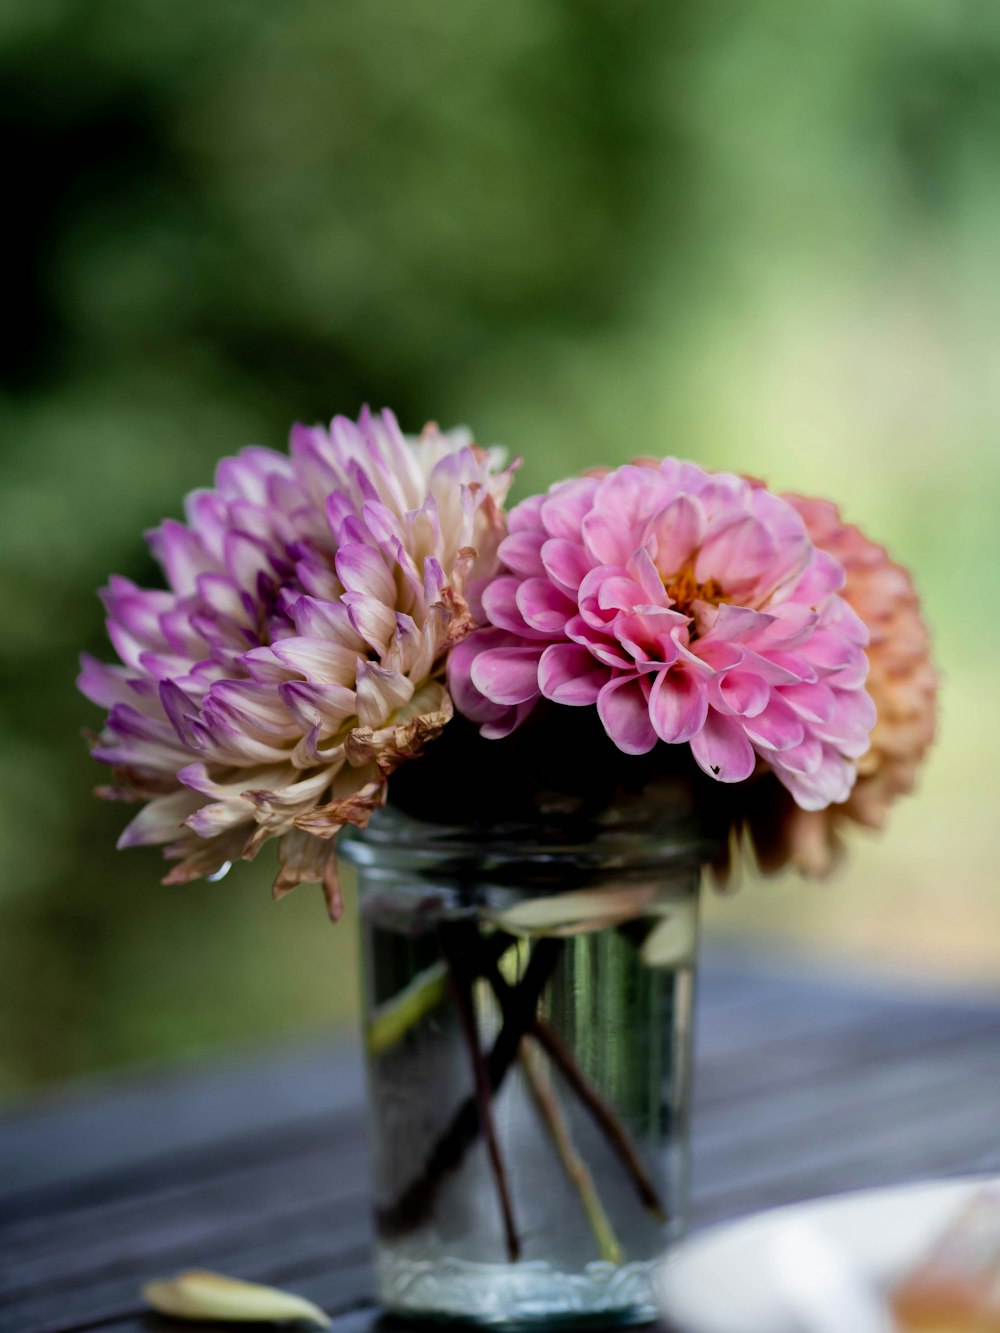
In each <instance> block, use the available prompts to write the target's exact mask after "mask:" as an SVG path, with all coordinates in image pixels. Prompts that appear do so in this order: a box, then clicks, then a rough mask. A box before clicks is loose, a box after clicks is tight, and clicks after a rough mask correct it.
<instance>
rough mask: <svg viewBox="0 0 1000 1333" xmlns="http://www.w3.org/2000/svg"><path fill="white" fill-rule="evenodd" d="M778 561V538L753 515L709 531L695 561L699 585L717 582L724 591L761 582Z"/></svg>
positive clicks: (695, 571) (695, 572)
mask: <svg viewBox="0 0 1000 1333" xmlns="http://www.w3.org/2000/svg"><path fill="white" fill-rule="evenodd" d="M774 557H775V543H774V538H773V537H772V536H771V534H770V532H768V530H767V528H765V527H764V525H763V523H761V522H760V521H759V520H758V519H756V518H754V517H753V516H752V515H749V514H748V515H746V516H745V517H743V518H738V519H736V521H735V522H727V523H726V524H725V526H723V527H721V528H720V529H718V530H717V531H716V532H714V533H713V532H712V531H709V534H708V536H707V537H706V538H705V540H704V542H702V545H701V550H700V551H699V552H698V558H697V560H696V561H695V566H694V574H695V578H696V579H697V580H698V582H699V583H705V582H707V580H708V579H711V578H714V579H716V580H717V581H718V582H719V583H721V584H722V586H723V587H724V588H727V589H730V588H733V587H737V588H742V587H746V586H749V585H752V584H753V583H754V582H755V581H756V580H757V579H759V578H760V576H761V575H762V573H763V572H764V571H765V570H766V569H767V567H768V565H769V564H770V563H772V562H773V560H774Z"/></svg>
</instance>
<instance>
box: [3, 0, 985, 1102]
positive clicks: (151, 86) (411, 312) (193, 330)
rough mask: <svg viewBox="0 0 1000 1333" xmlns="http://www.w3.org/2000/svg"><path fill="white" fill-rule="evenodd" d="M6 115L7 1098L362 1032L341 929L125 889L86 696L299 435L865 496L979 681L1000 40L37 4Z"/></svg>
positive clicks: (927, 13) (772, 25) (338, 10)
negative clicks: (200, 496)
mask: <svg viewBox="0 0 1000 1333" xmlns="http://www.w3.org/2000/svg"><path fill="white" fill-rule="evenodd" d="M0 89H2V92H0V125H2V129H3V137H4V142H5V143H6V144H7V145H8V160H9V161H10V163H11V170H10V171H9V173H8V174H9V175H12V176H13V177H14V178H15V181H16V188H15V190H14V192H13V195H12V198H13V199H14V200H15V203H14V205H13V206H10V207H8V209H7V210H6V215H5V221H6V223H7V226H8V229H9V235H8V242H7V254H8V257H9V259H10V261H11V262H10V265H9V273H8V277H7V281H6V284H5V294H6V304H7V322H8V327H9V329H10V330H11V332H12V335H13V337H12V346H11V349H10V353H9V355H8V357H7V358H6V359H5V361H4V364H3V370H2V384H0V420H2V426H3V440H4V485H3V488H2V493H0V552H2V557H3V558H2V570H0V592H2V595H3V604H4V606H5V608H6V617H5V634H4V636H3V638H2V640H0V654H2V662H0V667H2V671H3V674H4V686H5V688H4V696H3V697H4V702H5V717H4V720H3V742H4V743H3V748H2V751H0V765H2V771H3V775H4V800H3V802H2V803H0V840H2V850H3V858H4V859H3V864H4V868H5V874H4V876H3V880H2V883H0V920H2V926H0V1093H2V1092H4V1091H8V1090H14V1089H17V1088H19V1087H21V1086H23V1085H24V1084H26V1083H28V1082H31V1081H35V1080H46V1079H52V1078H56V1077H60V1076H64V1075H67V1074H70V1073H76V1072H79V1071H83V1070H88V1069H92V1068H96V1067H102V1066H105V1065H111V1064H119V1063H125V1062H134V1061H137V1060H142V1059H145V1058H157V1057H159V1056H162V1055H164V1054H167V1053H171V1052H184V1051H192V1050H198V1049H208V1048H211V1047H212V1046H214V1045H217V1044H219V1043H221V1042H225V1041H235V1040H241V1039H253V1038H255V1037H259V1036H262V1035H264V1034H266V1033H269V1032H270V1033H275V1034H277V1033H282V1032H286V1031H291V1030H295V1029H298V1028H302V1027H303V1026H307V1025H320V1024H323V1023H324V1022H327V1021H329V1020H330V1018H331V1017H333V1016H336V1015H343V1014H345V1013H346V1012H348V1011H349V1010H350V1008H351V1006H352V1004H353V975H354V940H353V935H352V926H351V924H350V922H347V923H344V924H343V925H341V927H340V928H339V929H338V930H336V931H332V930H330V929H329V928H328V927H327V925H326V923H325V920H324V917H323V911H322V907H321V905H320V903H319V901H318V897H317V896H316V895H310V894H309V893H308V891H305V892H303V893H302V894H300V895H296V896H295V898H293V900H292V901H291V902H289V903H288V904H286V905H283V906H282V907H281V908H273V907H272V906H271V905H270V903H269V901H268V897H267V891H266V885H267V882H268V874H267V869H268V867H266V866H263V865H262V866H259V867H257V866H254V867H240V868H238V869H237V871H235V872H234V874H233V875H232V877H231V879H230V880H228V881H226V882H225V883H224V884H221V885H217V886H216V885H211V886H192V887H190V888H187V889H184V890H176V889H175V890H166V889H162V888H160V887H159V886H158V885H157V882H156V881H157V878H158V874H159V862H158V858H157V856H156V854H155V853H153V852H149V853H134V852H133V853H130V854H128V855H127V856H124V855H118V854H117V853H115V852H114V851H113V844H114V839H115V836H116V833H117V831H118V829H119V828H120V827H121V825H122V823H123V821H124V818H125V816H126V812H125V811H124V810H122V809H121V808H108V807H105V806H102V805H99V804H97V803H96V802H94V800H93V799H92V797H91V795H90V789H91V787H92V785H93V784H94V782H95V781H97V780H98V777H99V775H98V774H97V773H96V772H95V768H94V766H93V765H91V763H90V761H89V759H88V758H87V755H86V753H85V749H84V746H83V744H82V741H81V740H80V738H79V733H80V728H81V727H82V726H83V725H95V724H96V722H97V717H96V715H95V711H94V710H92V709H90V708H89V707H88V706H87V705H86V704H84V703H83V702H82V701H81V700H80V698H79V697H78V696H77V695H76V694H75V692H74V690H73V685H72V680H73V675H74V672H75V659H76V653H77V651H78V649H79V648H81V647H84V648H87V649H89V650H90V651H93V652H95V653H98V654H107V652H108V650H107V648H106V646H105V643H104V637H103V630H102V625H101V617H100V608H99V605H98V603H97V601H96V598H95V597H94V589H95V588H96V587H97V586H98V585H99V584H100V583H102V582H103V581H104V579H105V577H106V575H107V573H108V572H109V571H110V570H111V569H116V570H119V571H121V572H122V573H126V574H129V575H131V576H132V577H134V578H136V579H138V580H140V581H150V580H153V579H155V578H156V574H155V570H154V568H153V566H152V563H151V561H150V559H149V557H148V555H147V554H146V553H145V550H144V548H143V546H142V544H141V542H140V540H139V534H140V533H141V531H142V530H143V529H144V528H147V527H149V526H150V525H151V524H153V523H155V522H157V521H158V520H159V519H160V518H162V517H163V516H164V515H165V514H167V513H177V512H178V511H179V506H180V499H181V496H182V494H183V492H184V491H185V490H186V489H188V488H190V487H192V486H194V485H197V484H203V483H204V482H206V481H207V480H208V478H209V476H210V473H211V469H212V467H213V464H214V462H215V460H216V459H217V458H218V457H219V456H221V455H222V454H224V453H228V452H232V451H233V450H234V449H235V448H237V447H239V446H240V445H241V444H243V443H245V442H248V441H250V440H256V441H259V442H264V443H268V444H273V445H280V444H281V443H282V441H283V438H284V436H285V433H286V431H287V427H288V425H289V423H290V422H291V421H292V420H293V419H295V418H305V419H307V420H312V419H317V418H322V417H328V416H329V415H331V414H332V413H333V412H334V411H345V412H349V413H352V412H355V411H356V410H357V408H358V407H359V405H360V404H361V403H362V402H364V401H370V402H372V403H373V404H374V405H376V406H378V405H382V404H386V403H387V404H390V405H392V406H393V407H394V408H395V409H396V411H397V413H398V414H399V416H400V418H401V420H402V421H403V423H404V425H405V426H406V427H407V428H409V429H415V428H417V427H419V425H420V424H421V423H422V421H423V420H425V419H427V418H429V417H434V418H436V419H438V420H440V421H441V422H442V423H443V424H453V423H454V422H456V421H459V420H467V421H469V422H470V423H471V424H472V425H473V426H474V427H475V428H476V429H477V431H478V433H479V436H480V438H481V439H483V440H484V442H492V440H493V439H495V438H497V439H502V440H504V441H505V442H507V443H509V444H510V445H511V446H512V447H513V448H515V449H516V450H517V451H518V452H522V453H524V455H525V456H526V460H527V461H526V465H525V469H524V472H523V474H522V487H523V486H530V487H536V486H540V485H543V484H546V483H547V482H548V481H550V480H552V479H553V478H554V477H556V476H557V475H559V474H561V473H566V472H569V471H571V470H575V469H576V468H578V467H582V466H585V465H587V464H591V463H595V462H598V461H609V462H611V461H620V460H623V459H625V458H627V457H628V456H630V455H631V454H634V453H641V452H650V451H658V452H661V453H662V452H667V451H670V452H676V453H680V454H683V455H688V456H694V457H697V458H699V459H700V460H701V461H703V462H705V463H708V464H711V465H714V466H730V467H739V468H743V469H746V470H751V471H757V472H762V471H763V472H771V473H772V474H773V475H774V478H775V480H776V482H778V483H779V484H781V485H783V486H790V487H795V488H796V489H802V490H809V489H813V490H819V491H823V490H826V491H828V492H829V493H830V494H833V495H836V496H837V497H838V498H841V499H842V500H843V501H845V503H846V507H847V509H848V512H849V513H850V514H851V515H852V516H853V517H855V518H857V519H859V520H861V521H863V522H865V523H868V524H869V525H870V526H872V527H873V528H875V530H876V531H878V532H879V533H884V534H885V535H886V537H887V538H888V539H890V540H891V542H892V543H893V544H894V546H895V548H896V549H897V550H898V551H899V553H900V555H901V556H903V557H904V558H906V559H908V560H910V561H911V562H913V563H914V564H915V565H916V567H917V572H918V576H919V577H920V579H921V582H922V583H923V586H924V587H925V590H926V592H927V596H928V603H929V605H930V608H931V612H932V616H933V618H934V619H935V622H936V623H937V624H938V626H939V641H940V642H941V644H942V648H943V650H944V653H945V658H946V662H947V664H948V666H949V668H950V670H951V671H952V672H953V674H954V675H955V678H956V679H961V680H963V681H965V682H966V683H967V684H968V686H969V688H970V689H972V688H973V686H974V683H975V681H976V680H978V677H976V676H975V674H974V673H975V671H976V669H977V665H976V664H977V662H979V661H985V654H986V652H988V650H989V648H990V647H992V648H994V649H995V648H996V646H997V637H998V636H997V635H996V634H994V635H993V637H992V639H990V640H989V642H988V643H985V642H984V643H983V644H982V645H981V648H982V649H983V653H981V654H980V656H979V657H977V656H976V654H975V652H973V653H972V654H971V658H972V660H970V656H969V654H968V653H959V652H958V651H957V650H954V649H952V647H951V645H952V644H953V642H954V638H953V637H952V636H951V635H949V630H950V629H953V630H954V631H955V634H956V635H957V633H958V632H959V626H960V625H961V624H962V623H963V621H964V619H965V618H967V617H970V616H972V615H974V614H976V613H980V614H981V608H982V604H983V600H984V599H985V598H987V597H989V596H992V595H995V594H996V593H997V592H998V591H1000V560H998V559H997V538H996V535H995V518H994V506H995V500H996V496H997V494H998V491H997V483H998V481H1000V461H998V451H997V445H996V433H995V427H996V421H997V417H998V415H1000V413H998V411H997V401H998V397H1000V391H998V387H997V376H996V374H995V371H996V366H997V361H998V358H1000V276H998V272H997V269H996V264H995V244H996V242H995V238H996V235H997V224H998V220H1000V171H998V166H1000V162H998V149H1000V10H997V9H995V8H992V7H990V6H973V5H967V4H956V5H951V6H941V5H939V4H937V3H936V0H888V2H887V3H885V4H882V5H880V6H877V7H874V8H873V7H872V6H871V5H869V4H865V3H862V0H839V2H838V3H836V4H835V3H832V0H831V3H828V4H824V5H819V6H805V7H803V6H801V5H796V4H793V3H790V0H785V2H784V3H774V4H767V5H758V6H746V5H743V4H737V3H735V0H730V2H729V3H718V4H707V5H696V6H691V5H679V4H660V5H654V4H640V3H638V0H634V2H633V0H626V3H622V4H618V5H600V4H597V3H583V4H580V3H576V2H573V3H571V2H570V0H544V2H543V3H537V2H536V3H529V2H528V0H510V2H509V3H506V4H503V5H496V4H491V3H487V2H486V0H467V2H466V3H464V4H461V5H441V4H434V3H428V2H427V0H414V3H409V4H406V5H399V4H394V3H388V0H364V2H362V0H345V2H344V3H341V4H338V5H336V6H333V7H331V6H330V5H328V4H322V3H320V0H288V2H287V3H285V4H283V5H274V4H268V3H264V2H263V0H243V2H242V3H240V4H235V3H232V0H228V2H227V0H221V2H220V3H214V4H205V3H193V2H192V0H175V3H173V4H171V5H164V4H162V3H152V0H132V2H131V3H129V4H127V5H126V4H123V3H122V2H121V0H30V2H29V0H7V4H6V5H5V6H4V7H3V12H2V14H0ZM962 451H964V452H965V455H966V457H968V458H969V459H971V460H974V462H970V464H969V465H968V466H959V465H958V462H957V459H958V456H959V454H960V453H961V452H962ZM991 497H992V498H991ZM942 499H943V500H944V501H945V510H946V512H942V504H941V502H942ZM957 511H960V512H961V515H962V521H961V523H957V524H956V523H953V522H950V521H948V520H950V519H952V518H953V517H954V516H955V513H956V512H957ZM962 672H965V673H966V675H965V676H962V674H961V673H962ZM956 715H957V720H958V723H959V724H960V723H961V719H962V716H963V714H962V713H961V707H960V706H958V707H957V709H956ZM954 721H955V719H954V717H953V725H954ZM955 756H956V757H955V760H954V764H953V767H952V768H949V769H946V770H945V771H946V772H949V773H951V772H955V773H958V772H959V771H960V769H961V766H962V763H963V759H964V755H962V754H960V753H959V752H958V751H957V750H956V752H955ZM994 795H995V789H994ZM262 859H263V860H269V857H268V855H267V853H265V855H264V857H263V858H262Z"/></svg>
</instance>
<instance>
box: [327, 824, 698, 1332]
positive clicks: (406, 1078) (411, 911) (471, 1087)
mask: <svg viewBox="0 0 1000 1333" xmlns="http://www.w3.org/2000/svg"><path fill="white" fill-rule="evenodd" d="M565 832H566V830H565V829H562V828H560V827H558V826H556V827H555V828H554V827H553V825H552V824H551V822H549V823H548V824H546V825H543V824H541V823H539V825H537V826H532V827H527V828H526V827H519V828H516V827H496V826H484V827H480V828H478V829H476V830H471V829H469V828H461V829H454V828H444V827H441V826H440V825H430V824H425V823H421V822H419V821H416V820H414V819H411V818H408V817H407V816H404V815H402V814H400V813H398V812H396V811H393V810H385V811H382V812H380V814H379V815H378V817H377V818H375V819H373V820H372V822H371V824H370V825H369V828H368V829H367V830H365V831H364V832H363V833H357V832H352V834H351V836H350V837H348V838H346V839H345V840H344V847H343V851H344V854H345V856H346V858H347V859H348V860H350V861H351V862H353V863H354V865H355V866H356V867H357V868H358V878H359V890H360V914H361V922H362V950H363V975H364V1024H365V1034H364V1036H365V1049H366V1057H367V1068H368V1092H369V1104H370V1113H369V1124H370V1130H369V1132H370V1138H371V1147H372V1160H373V1171H374V1200H375V1213H376V1232H377V1240H376V1274H377V1288H378V1293H377V1294H378V1298H379V1300H380V1301H381V1302H382V1304H383V1305H384V1306H385V1307H386V1308H388V1309H389V1310H392V1311H395V1312H398V1313H401V1314H409V1315H411V1316H420V1317H424V1318H439V1319H464V1320H469V1321H473V1322H479V1323H488V1324H494V1325H502V1324H510V1325H513V1324H521V1325H523V1324H525V1323H536V1324H537V1323H553V1322H559V1323H564V1324H579V1323H587V1322H589V1321H598V1322H601V1323H604V1324H609V1323H615V1324H627V1323H638V1322H645V1321H646V1320H648V1319H650V1318H651V1317H652V1316H653V1314H654V1310H653V1305H652V1301H651V1293H650V1285H649V1271H650V1268H651V1266H652V1263H653V1262H654V1261H655V1260H657V1259H659V1258H660V1257H661V1256H662V1254H663V1252H664V1249H665V1247H666V1246H667V1245H668V1244H669V1243H670V1242H671V1241H673V1240H675V1239H676V1238H678V1237H679V1236H680V1235H681V1234H682V1232H683V1230H684V1226H685V1213H686V1207H687V1180H688V1107H689V1102H690V1090H691V1047H692V1012H693V1002H694V979H695V958H696V949H697V919H698V911H697V904H698V884H699V876H700V864H701V862H702V860H703V854H704V847H703V846H702V845H700V844H699V843H698V842H697V841H696V840H695V839H693V838H691V837H686V836H685V834H684V828H683V826H681V827H678V825H677V824H676V822H672V821H671V819H670V818H669V813H668V812H667V811H664V810H663V809H662V807H657V806H655V805H654V806H653V807H649V806H647V805H645V804H643V803H642V802H635V801H632V802H628V803H625V804H623V805H618V806H615V807H613V808H612V809H611V810H610V811H608V812H606V813H605V815H604V816H602V817H601V818H600V819H599V820H597V821H595V822H593V823H591V824H589V825H588V826H587V828H586V830H585V833H584V836H583V837H581V836H580V834H581V830H580V828H579V827H574V828H573V829H572V834H573V839H574V840H573V841H571V842H568V841H566V840H565V836H564V835H565Z"/></svg>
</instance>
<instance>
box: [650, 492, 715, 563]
mask: <svg viewBox="0 0 1000 1333" xmlns="http://www.w3.org/2000/svg"><path fill="white" fill-rule="evenodd" d="M704 534H705V511H704V509H703V508H702V505H701V502H700V501H699V500H697V499H695V498H694V497H693V496H690V495H679V496H678V497H677V499H676V500H672V501H671V502H670V504H668V505H667V506H666V508H665V509H661V510H660V512H659V513H658V514H654V515H653V517H652V518H651V519H650V520H649V523H648V524H647V525H646V531H645V533H644V541H645V540H648V539H649V538H650V537H652V538H653V539H654V540H655V542H656V549H655V561H656V567H657V569H658V570H659V571H660V573H661V574H665V575H671V574H676V573H678V571H679V570H681V569H683V568H684V567H685V565H687V564H689V563H690V562H691V559H692V557H693V555H694V553H695V551H696V550H697V549H698V547H699V546H700V545H701V541H702V538H703V536H704Z"/></svg>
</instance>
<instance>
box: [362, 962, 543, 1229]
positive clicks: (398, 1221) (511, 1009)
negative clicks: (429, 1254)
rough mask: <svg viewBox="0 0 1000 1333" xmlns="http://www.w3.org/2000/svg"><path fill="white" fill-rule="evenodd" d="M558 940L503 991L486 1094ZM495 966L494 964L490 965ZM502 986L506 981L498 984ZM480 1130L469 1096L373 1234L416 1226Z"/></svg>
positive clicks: (529, 1013) (500, 1072) (525, 1025)
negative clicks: (505, 997) (503, 1002)
mask: <svg viewBox="0 0 1000 1333" xmlns="http://www.w3.org/2000/svg"><path fill="white" fill-rule="evenodd" d="M561 950H562V940H558V939H541V940H539V941H538V942H537V943H536V944H535V946H534V948H533V949H532V951H531V958H530V959H529V961H528V966H527V968H526V969H525V973H524V979H523V980H522V981H521V982H520V984H519V985H518V986H516V987H508V991H509V992H510V994H509V1001H508V1004H507V1005H506V1007H505V1008H504V1022H503V1027H502V1028H501V1029H500V1031H499V1033H498V1034H497V1038H496V1040H495V1041H494V1043H493V1047H492V1049H491V1050H490V1053H489V1057H488V1058H487V1061H486V1072H487V1075H488V1078H489V1087H490V1092H491V1093H492V1094H494V1095H495V1094H496V1091H497V1089H498V1088H499V1087H500V1084H501V1083H502V1082H503V1079H504V1076H505V1075H506V1073H507V1070H508V1069H509V1068H510V1066H511V1064H512V1062H513V1060H514V1058H515V1056H516V1055H517V1052H518V1048H519V1046H520V1044H521V1038H522V1037H523V1036H524V1035H525V1033H526V1032H529V1031H530V1030H531V1027H532V1024H533V1023H534V1020H535V1014H536V1011H537V1009H538V1002H539V1000H540V999H541V995H542V992H543V990H544V989H545V985H546V983H547V982H548V980H549V977H550V976H551V975H552V971H553V969H554V968H555V965H556V963H557V962H558V961H559V954H560V952H561ZM469 965H470V967H472V968H474V969H477V970H478V968H479V967H480V965H481V960H480V958H478V957H475V958H470V960H469ZM494 966H495V964H494ZM504 984H505V985H506V983H504ZM480 1128H481V1124H480V1117H479V1109H478V1107H477V1104H476V1098H475V1096H474V1095H473V1096H471V1097H467V1098H466V1099H465V1101H464V1102H462V1104H461V1106H460V1107H459V1108H458V1110H457V1111H456V1112H455V1114H454V1116H452V1119H451V1121H450V1123H449V1124H448V1127H447V1128H446V1129H445V1131H444V1133H443V1134H442V1135H441V1136H440V1138H439V1139H438V1141H437V1142H436V1143H435V1145H434V1147H433V1148H432V1149H431V1151H430V1154H429V1156H428V1158H427V1161H426V1162H425V1163H424V1167H423V1170H422V1171H421V1172H420V1175H419V1176H417V1178H416V1180H414V1181H413V1183H412V1184H410V1185H408V1186H407V1188H406V1189H405V1190H404V1191H403V1193H402V1194H401V1195H400V1196H399V1198H398V1199H397V1200H396V1201H395V1203H391V1204H388V1205H386V1206H385V1207H384V1208H380V1209H378V1211H377V1212H376V1222H377V1225H378V1229H379V1233H380V1234H381V1235H383V1236H387V1237H391V1236H398V1235H402V1234H404V1233H405V1232H407V1231H411V1230H412V1229H413V1228H414V1227H416V1226H418V1225H419V1224H420V1223H421V1222H422V1221H423V1219H424V1218H425V1217H426V1216H427V1214H428V1213H429V1212H430V1211H431V1209H432V1208H433V1206H434V1200H435V1199H436V1197H437V1194H438V1191H439V1190H440V1188H441V1186H442V1184H443V1183H444V1181H445V1179H446V1177H447V1176H448V1175H449V1174H450V1173H451V1172H452V1171H454V1170H455V1168H456V1167H458V1166H459V1165H460V1163H461V1161H462V1158H463V1157H464V1156H465V1153H466V1151H467V1150H468V1148H469V1147H470V1146H471V1145H472V1144H473V1143H474V1142H475V1140H476V1136H477V1135H478V1133H479V1131H480Z"/></svg>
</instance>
